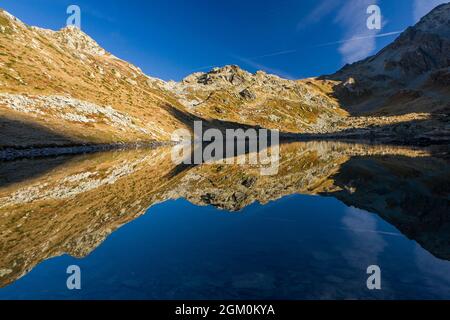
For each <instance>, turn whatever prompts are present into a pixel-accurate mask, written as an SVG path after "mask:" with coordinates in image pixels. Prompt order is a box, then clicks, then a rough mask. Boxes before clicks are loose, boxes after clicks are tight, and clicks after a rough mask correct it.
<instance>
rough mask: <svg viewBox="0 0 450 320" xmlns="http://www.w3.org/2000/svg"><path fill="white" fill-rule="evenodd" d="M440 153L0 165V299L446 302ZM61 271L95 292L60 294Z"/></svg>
mask: <svg viewBox="0 0 450 320" xmlns="http://www.w3.org/2000/svg"><path fill="white" fill-rule="evenodd" d="M447 150H448V146H433V147H426V148H425V147H423V148H420V147H400V146H386V145H376V144H367V145H364V144H354V143H344V142H323V141H322V142H293V143H287V144H283V145H281V150H280V155H281V159H280V167H279V170H278V174H277V175H273V176H261V175H260V168H259V167H258V166H255V165H225V164H203V165H197V166H188V167H185V168H180V167H179V166H176V165H174V164H173V163H172V161H171V154H170V151H171V149H170V148H169V147H161V148H158V149H154V150H145V149H142V150H129V151H117V152H107V153H99V154H89V155H80V156H61V157H55V158H48V159H24V160H17V161H11V162H3V163H1V166H0V287H3V289H0V299H6V298H11V297H22V298H50V297H56V298H74V297H78V296H77V295H79V296H80V295H81V297H90V298H112V297H115V298H133V297H137V298H153V299H164V298H169V299H170V298H182V299H191V298H286V299H291V298H294V299H295V298H358V297H366V298H419V297H424V298H450V289H449V288H450V263H449V262H448V260H450V210H449V207H450V171H449V170H448V165H449V157H448V154H447V153H446V151H447ZM311 195H319V196H321V197H311ZM177 199H179V200H177ZM182 199H184V200H182ZM169 200H171V201H169ZM174 200H176V201H174ZM186 200H187V201H186ZM157 204H159V205H157ZM218 209H221V211H222V213H220V212H219V210H218ZM147 210H148V214H147V215H145V216H143V217H141V218H140V219H137V218H138V217H140V216H141V215H143V214H144V213H146V212H147ZM227 212H239V213H238V214H225V213H227ZM369 212H370V213H369ZM224 214H225V215H224ZM380 218H381V219H380ZM135 219H137V220H136V221H133V220H135ZM126 224H127V225H126ZM124 225H126V226H124ZM122 226H124V227H123V228H121V230H118V229H119V228H120V227H122ZM115 231H116V232H115ZM110 235H111V237H109V236H110ZM108 237H109V238H108ZM107 238H108V240H107V241H105V239H107ZM408 239H411V240H414V241H410V240H408ZM103 242H104V243H103ZM102 243H103V244H102ZM97 247H98V250H95V249H96V248H97ZM64 254H67V255H64ZM61 255H63V256H62V257H59V256H61ZM57 256H58V258H55V259H50V258H53V257H57ZM74 258H83V259H81V260H80V259H74ZM40 263H42V264H41V265H39V266H38V264H40ZM70 264H79V265H80V266H81V267H82V270H83V272H84V273H83V274H87V277H88V278H89V279H90V280H89V281H90V283H91V285H92V286H94V287H95V288H96V289H95V290H89V289H88V288H89V282H86V284H85V288H87V289H85V290H81V293H74V292H70V291H68V290H67V289H65V279H66V277H67V275H66V274H65V268H66V267H67V266H68V265H70ZM83 264H84V265H83ZM139 264H141V267H139ZM371 264H379V265H380V267H381V269H382V270H383V281H384V282H383V283H384V284H385V286H384V287H383V289H384V290H382V291H381V292H380V293H376V292H369V291H368V290H367V288H366V282H365V281H366V279H367V274H366V268H367V266H369V265H371ZM103 265H104V267H101V266H103ZM175 266H176V267H175ZM33 269H35V270H33ZM32 270H33V271H32ZM93 270H97V271H96V272H94V271H93ZM130 270H134V271H132V273H133V276H132V277H131V278H132V280H130V274H128V273H126V272H130ZM139 270H140V271H142V274H138V275H136V274H135V273H136V272H137V271H139ZM30 271H31V272H30ZM52 272H53V273H52ZM28 273H29V274H28ZM27 274H28V275H27ZM52 275H53V277H52ZM19 278H21V279H20V280H19ZM106 278H108V279H109V280H105V279H106ZM44 280H45V284H44V282H43V281H44ZM57 281H58V282H57ZM84 281H88V280H86V279H85V280H84ZM94 283H95V285H94ZM43 286H44V287H43ZM45 286H47V287H45ZM101 286H104V287H105V289H104V290H103V291H102V290H101V289H99V287H101ZM130 288H131V289H130ZM113 289H114V290H113ZM55 290H56V291H55ZM111 290H112V291H111ZM113 291H114V292H115V293H114V294H113V293H112V292H113ZM83 294H84V295H85V296H83Z"/></svg>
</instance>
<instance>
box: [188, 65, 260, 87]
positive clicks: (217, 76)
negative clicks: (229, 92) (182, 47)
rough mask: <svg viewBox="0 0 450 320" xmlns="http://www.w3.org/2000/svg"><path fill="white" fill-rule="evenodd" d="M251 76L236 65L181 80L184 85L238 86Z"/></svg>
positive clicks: (214, 69) (195, 74)
mask: <svg viewBox="0 0 450 320" xmlns="http://www.w3.org/2000/svg"><path fill="white" fill-rule="evenodd" d="M251 77H252V74H251V73H249V72H247V71H245V70H242V69H241V68H240V67H239V66H237V65H226V66H224V67H220V68H219V67H216V68H213V69H212V70H211V71H209V72H197V73H194V74H191V75H189V76H188V77H186V78H184V79H183V81H182V82H183V83H184V84H202V85H213V84H216V85H240V84H242V83H243V82H245V81H246V80H248V79H249V78H251Z"/></svg>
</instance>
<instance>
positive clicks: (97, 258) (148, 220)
mask: <svg viewBox="0 0 450 320" xmlns="http://www.w3.org/2000/svg"><path fill="white" fill-rule="evenodd" d="M70 264H77V265H79V266H80V267H81V269H82V290H81V291H77V292H73V291H68V290H67V289H66V286H65V283H66V277H67V275H66V273H65V270H66V267H67V266H68V265H70ZM372 264H377V265H379V266H380V267H381V270H382V288H383V290H381V291H369V290H368V289H367V288H366V279H367V274H366V268H367V267H368V266H369V265H372ZM449 288H450V262H447V261H441V260H438V259H436V258H434V257H433V256H432V255H431V254H429V253H427V252H426V251H424V250H423V249H421V248H420V247H419V246H418V245H417V244H416V243H415V242H413V241H410V240H408V239H406V238H405V237H404V236H402V235H401V234H400V233H399V232H398V231H397V230H396V229H395V228H394V227H392V226H391V225H389V224H388V223H386V222H384V221H383V220H381V219H380V218H379V217H378V216H377V215H374V214H370V213H367V212H365V211H362V210H358V209H355V208H349V207H347V206H345V205H344V204H342V203H341V202H339V201H337V200H335V199H332V198H323V197H314V196H300V195H295V196H288V197H285V198H283V199H281V200H279V201H276V202H272V203H269V204H268V205H265V206H262V205H259V204H254V205H251V206H249V207H247V208H246V209H244V210H243V212H240V213H227V212H223V211H219V210H217V209H215V208H213V207H197V206H194V205H192V204H190V203H188V202H187V201H185V200H177V201H169V202H166V203H163V204H160V205H157V206H154V207H152V208H151V209H150V210H149V211H148V213H147V214H146V215H145V216H142V217H140V218H138V219H137V220H135V221H133V222H131V223H129V224H127V225H125V226H124V227H122V228H121V229H119V230H118V231H116V232H114V233H113V234H112V235H111V236H109V237H108V238H107V240H106V241H105V242H104V243H103V244H102V245H101V246H100V247H98V248H97V249H96V250H95V251H94V252H93V253H91V254H90V255H89V256H88V257H86V258H83V259H75V258H72V257H68V256H62V257H57V258H53V259H50V260H48V261H45V262H43V263H41V264H40V265H38V266H37V267H36V268H35V269H34V270H32V271H31V272H30V273H29V274H27V275H25V276H24V277H23V278H22V279H19V280H18V281H16V282H15V283H13V284H12V285H10V286H8V287H6V288H3V289H0V299H8V298H117V299H122V298H138V299H139V298H148V299H172V298H175V299H197V298H206V299H207V298H211V299H212V298H216V299H217V298H231V299H233V298H243V299H246V298H247V299H249V298H261V299H270V298H280V299H293V298H294V299H303V298H325V299H327V298H338V299H351V298H374V299H379V298H450V291H449Z"/></svg>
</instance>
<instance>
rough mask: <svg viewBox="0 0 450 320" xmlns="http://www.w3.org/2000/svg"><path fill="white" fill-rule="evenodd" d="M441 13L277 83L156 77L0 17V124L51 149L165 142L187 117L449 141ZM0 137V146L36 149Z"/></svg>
mask: <svg viewBox="0 0 450 320" xmlns="http://www.w3.org/2000/svg"><path fill="white" fill-rule="evenodd" d="M449 11H450V3H449V4H444V5H441V6H438V7H437V8H435V9H434V10H433V11H431V13H429V14H428V15H427V16H425V17H424V18H423V19H422V20H421V21H420V22H419V23H418V24H417V25H416V26H414V27H410V28H408V29H407V30H406V31H405V32H404V33H403V34H401V35H400V36H399V37H398V38H397V39H396V40H395V41H394V42H393V43H392V44H390V45H389V46H387V47H386V48H384V49H383V50H381V51H380V52H379V53H378V54H376V55H374V56H372V57H369V58H367V59H365V60H362V61H360V62H357V63H354V64H352V65H347V66H345V67H344V68H342V69H341V70H339V71H338V72H336V73H335V74H332V75H329V76H321V77H316V78H310V79H302V80H287V79H283V78H281V77H279V76H276V75H271V74H267V73H266V72H264V71H258V72H256V73H254V74H252V73H250V72H248V71H245V70H243V69H241V68H240V67H238V66H236V65H227V66H224V67H221V68H214V69H212V70H211V71H208V72H197V73H194V74H191V75H188V76H187V77H185V78H184V79H183V80H182V81H179V82H174V81H168V82H165V81H163V80H161V79H157V78H153V77H150V76H148V75H146V74H144V73H143V72H142V71H141V70H140V69H139V68H138V67H136V66H134V65H132V64H130V63H128V62H126V61H124V60H121V59H119V58H117V57H115V56H114V55H112V54H111V53H108V52H106V51H105V50H104V49H103V48H101V46H100V45H99V44H98V43H97V42H96V41H95V40H93V39H92V38H91V37H89V36H88V35H87V34H85V33H84V32H83V31H81V30H79V29H77V28H75V27H71V26H69V27H65V28H63V29H61V30H59V31H53V30H47V29H42V28H38V27H29V26H27V25H26V24H24V23H23V22H21V21H20V20H19V19H17V18H15V17H14V16H13V15H11V14H9V13H7V12H6V11H4V10H0V49H2V54H1V55H0V126H2V127H5V128H7V129H8V127H10V126H11V123H16V122H20V123H23V124H24V126H25V127H27V126H28V127H32V126H39V127H42V128H43V130H42V134H41V137H42V139H41V140H45V142H46V145H55V146H60V145H61V146H64V145H71V144H90V143H117V142H119V143H129V142H136V141H138V142H139V141H148V140H151V141H170V140H171V134H172V132H174V131H175V130H176V129H179V128H186V129H188V130H191V127H192V122H193V120H195V119H196V120H204V121H205V122H206V123H208V124H210V125H211V126H215V127H219V128H225V127H227V126H230V125H233V126H246V127H248V126H252V127H264V128H268V129H278V130H280V131H281V132H283V133H288V134H295V135H297V134H315V135H327V136H341V137H362V136H364V137H366V136H367V135H371V136H372V137H373V136H375V137H376V136H379V137H387V136H395V137H394V139H407V138H408V137H410V136H412V135H415V136H418V137H419V138H421V139H422V138H423V139H435V137H438V139H441V138H442V137H448V136H450V128H449V125H448V115H449V110H450V94H449V92H448V88H449V82H450V81H449V79H450V71H449V66H450V57H448V55H449V54H450V53H449V52H450V49H449V50H447V49H448V48H450V42H448V39H447V36H448V34H450V21H449V19H450V18H449V17H450V15H447V13H448V12H449ZM430 30H431V31H433V30H437V31H436V32H437V34H434V33H433V32H430ZM430 54H431V55H432V58H433V59H429V58H428V57H429V56H430ZM417 56H419V57H423V59H422V60H420V59H417V58H416V57H417ZM436 57H439V59H440V60H439V59H438V60H437V59H436ZM430 61H431V62H430ZM405 70H407V71H408V72H413V73H414V75H415V78H414V79H415V81H416V83H413V81H410V79H411V78H413V77H412V76H411V74H410V73H408V74H405V75H403V74H401V72H403V71H405ZM424 74H426V76H425V75H424ZM55 106H56V107H55ZM6 131H8V132H9V134H8V135H6V134H3V135H2V134H0V148H4V147H6V146H8V147H11V146H13V147H14V146H17V147H22V148H23V147H37V146H38V145H39V144H37V143H35V142H33V139H31V138H30V137H28V138H27V137H22V135H21V134H20V132H16V131H17V130H16V131H15V130H4V132H6ZM11 132H12V133H11ZM399 133H400V136H399ZM52 134H53V135H54V136H53V137H51V135H52ZM39 135H40V133H39V132H38V133H37V136H38V137H39ZM37 140H39V139H37ZM11 141H13V143H11Z"/></svg>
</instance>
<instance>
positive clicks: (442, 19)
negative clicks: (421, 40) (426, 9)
mask: <svg viewBox="0 0 450 320" xmlns="http://www.w3.org/2000/svg"><path fill="white" fill-rule="evenodd" d="M414 28H415V29H416V30H420V31H422V32H427V33H434V34H437V35H439V36H441V37H444V38H450V2H449V3H446V4H442V5H440V6H438V7H436V8H435V9H433V10H432V11H431V12H430V13H429V14H427V15H426V16H424V17H423V18H422V19H421V20H420V21H419V23H418V24H417V25H416V26H415V27H414Z"/></svg>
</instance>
